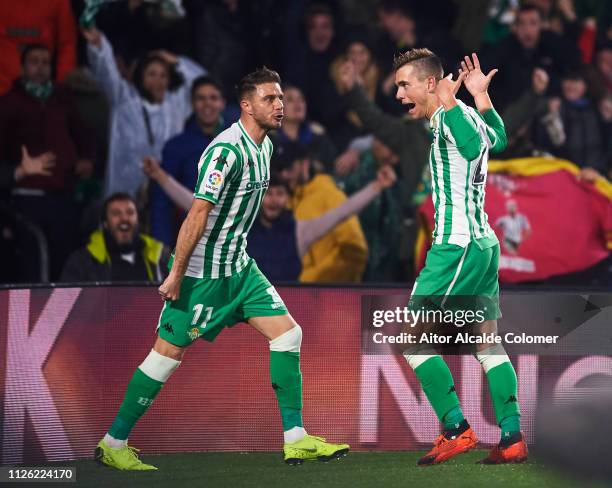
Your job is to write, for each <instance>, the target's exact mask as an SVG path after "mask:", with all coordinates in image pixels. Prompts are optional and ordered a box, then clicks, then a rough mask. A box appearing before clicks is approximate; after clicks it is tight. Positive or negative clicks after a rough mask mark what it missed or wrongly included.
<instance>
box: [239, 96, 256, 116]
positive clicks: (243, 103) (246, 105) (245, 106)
mask: <svg viewBox="0 0 612 488" xmlns="http://www.w3.org/2000/svg"><path fill="white" fill-rule="evenodd" d="M240 109H241V110H243V111H244V112H246V113H247V114H249V115H253V110H252V107H251V102H250V101H249V99H248V98H243V99H242V100H240Z"/></svg>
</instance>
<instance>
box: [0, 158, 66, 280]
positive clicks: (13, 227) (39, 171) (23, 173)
mask: <svg viewBox="0 0 612 488" xmlns="http://www.w3.org/2000/svg"><path fill="white" fill-rule="evenodd" d="M54 165H55V156H54V155H53V154H52V153H51V152H47V153H44V154H41V155H40V156H38V157H35V158H33V157H32V156H30V155H29V154H28V150H27V149H26V148H25V146H24V147H22V157H21V163H20V164H19V165H18V166H14V165H11V164H4V165H3V164H0V190H7V189H11V188H13V187H14V186H15V184H16V183H17V182H19V181H20V180H22V179H23V178H25V177H27V176H34V175H38V176H50V175H51V169H52V168H53V166H54ZM21 220H22V219H21V218H20V216H17V215H15V214H14V212H12V211H11V210H10V209H9V208H8V207H7V204H6V202H5V201H4V198H0V256H2V264H1V266H0V283H10V282H14V281H16V280H17V278H18V269H17V265H16V264H17V263H16V262H17V253H16V249H15V247H16V246H15V234H16V232H18V229H19V225H20V224H21V225H24V222H23V221H21ZM26 225H27V224H26Z"/></svg>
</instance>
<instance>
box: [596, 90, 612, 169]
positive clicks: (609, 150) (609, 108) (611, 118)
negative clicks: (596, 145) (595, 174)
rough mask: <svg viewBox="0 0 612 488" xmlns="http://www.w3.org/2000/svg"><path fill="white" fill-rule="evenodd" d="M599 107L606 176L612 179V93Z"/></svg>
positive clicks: (600, 102) (601, 101)
mask: <svg viewBox="0 0 612 488" xmlns="http://www.w3.org/2000/svg"><path fill="white" fill-rule="evenodd" d="M598 108H599V117H600V120H601V132H602V139H603V141H604V151H605V169H604V176H605V177H606V178H608V180H610V181H612V94H609V95H606V96H605V97H604V98H602V99H601V100H600V101H599V106H598Z"/></svg>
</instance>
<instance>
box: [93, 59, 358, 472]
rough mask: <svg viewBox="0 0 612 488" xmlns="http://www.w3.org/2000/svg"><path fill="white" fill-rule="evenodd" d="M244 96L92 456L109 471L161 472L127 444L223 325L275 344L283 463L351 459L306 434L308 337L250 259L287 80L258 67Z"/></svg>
mask: <svg viewBox="0 0 612 488" xmlns="http://www.w3.org/2000/svg"><path fill="white" fill-rule="evenodd" d="M237 95H238V100H239V101H240V109H241V114H240V120H239V121H238V122H237V123H235V124H232V126H231V127H229V128H228V129H226V130H224V131H223V132H221V133H220V134H219V135H218V136H217V137H216V138H215V139H214V140H213V141H212V142H211V143H210V144H209V146H208V147H207V148H206V150H205V151H204V153H203V155H202V157H201V158H200V162H199V164H198V180H197V184H196V188H195V194H194V197H195V199H194V201H193V204H192V206H191V209H190V210H189V213H188V214H187V217H186V219H185V221H184V222H183V225H182V226H181V229H180V232H179V235H178V241H177V244H176V249H175V252H174V254H173V256H172V258H171V270H170V274H169V275H168V277H167V279H166V280H165V281H164V282H163V284H162V285H161V286H160V287H159V294H160V295H161V297H162V298H163V299H164V300H165V304H164V307H163V309H162V311H161V315H160V318H159V322H158V325H157V333H158V337H157V339H156V341H155V344H154V346H153V349H152V350H151V352H150V353H149V355H148V356H147V357H146V358H145V360H144V361H143V362H142V364H141V365H140V366H139V367H138V369H137V370H136V372H135V373H134V376H133V377H132V379H131V381H130V383H129V385H128V388H127V392H126V393H125V397H124V400H123V403H122V404H121V407H120V408H119V412H118V413H117V417H116V418H115V420H114V422H113V424H112V425H111V427H110V429H109V431H108V433H107V434H106V435H105V436H104V438H103V439H102V440H101V441H100V442H99V443H98V446H97V448H96V450H95V458H96V459H97V460H99V461H100V462H102V463H104V464H106V465H108V466H112V467H114V468H117V469H127V470H149V469H156V468H155V467H154V466H151V465H147V464H144V463H143V462H142V461H140V459H138V456H137V455H136V453H135V449H134V448H132V447H130V446H128V445H127V438H128V435H129V433H130V431H131V430H132V428H133V427H134V425H135V424H136V422H137V421H138V419H139V418H140V417H142V415H143V414H144V413H145V412H146V411H147V409H148V408H149V407H150V406H151V404H152V403H153V400H154V399H155V397H156V396H157V394H158V393H159V391H160V390H161V388H162V386H163V385H164V383H165V382H166V381H167V380H168V378H169V377H170V375H171V374H172V373H173V371H174V370H175V369H176V368H177V367H178V366H179V364H180V363H181V360H182V359H183V356H184V354H185V350H186V348H187V347H188V346H189V345H190V344H191V343H193V341H195V340H196V339H198V338H200V337H201V338H203V339H206V340H208V341H212V340H214V338H215V337H216V336H217V335H218V334H219V333H220V332H221V330H222V329H223V328H224V327H226V326H232V325H234V324H236V323H238V322H242V321H245V322H248V324H249V325H251V326H252V327H253V328H255V329H256V330H257V331H258V332H260V333H261V334H262V335H263V336H264V337H265V338H266V339H268V341H269V342H270V376H271V384H272V388H273V389H274V392H275V393H276V397H277V399H278V404H279V408H280V413H281V417H282V423H283V430H284V442H285V444H284V459H285V462H286V463H288V464H292V465H293V464H301V463H302V462H304V461H305V460H311V459H318V460H321V461H329V460H331V459H335V458H339V457H341V456H344V455H346V454H347V453H348V451H349V446H348V445H347V444H330V443H327V442H325V439H323V438H321V437H315V436H311V435H308V434H307V433H306V430H305V429H304V426H303V423H302V374H301V372H300V344H301V342H302V329H301V328H300V326H299V325H298V324H297V323H296V322H295V321H294V320H293V318H292V317H291V315H289V313H288V311H287V308H286V307H285V304H284V303H283V301H282V299H281V297H280V296H279V295H278V293H277V292H276V290H275V289H274V287H273V286H272V285H271V284H270V282H269V281H268V280H267V279H266V277H265V276H264V275H263V274H262V273H261V271H259V269H258V268H257V265H256V264H255V262H254V261H253V260H252V259H251V258H250V257H249V256H248V255H247V254H246V251H245V249H246V237H247V234H248V232H249V229H250V228H251V225H252V224H253V221H254V219H255V218H256V217H257V213H258V211H259V208H260V206H261V201H262V199H263V196H264V193H265V191H266V188H267V187H268V181H269V175H270V156H271V155H272V143H271V142H270V139H269V138H268V136H267V135H266V134H267V133H268V131H270V130H272V129H278V128H279V127H280V126H281V121H282V119H283V92H282V91H281V88H280V78H279V76H278V74H277V73H276V72H275V71H271V70H269V69H267V68H262V69H259V70H257V71H255V72H253V73H250V74H249V75H247V76H245V77H244V78H243V79H242V80H241V81H240V83H239V84H238V87H237Z"/></svg>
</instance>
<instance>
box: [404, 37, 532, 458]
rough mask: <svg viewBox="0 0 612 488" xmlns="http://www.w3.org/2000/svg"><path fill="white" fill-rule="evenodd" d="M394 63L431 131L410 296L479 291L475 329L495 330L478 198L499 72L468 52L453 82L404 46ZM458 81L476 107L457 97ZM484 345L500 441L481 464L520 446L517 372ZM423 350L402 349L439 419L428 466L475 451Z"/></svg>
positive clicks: (495, 137) (495, 128)
mask: <svg viewBox="0 0 612 488" xmlns="http://www.w3.org/2000/svg"><path fill="white" fill-rule="evenodd" d="M394 64H395V66H394V67H395V84H396V86H397V95H396V97H397V99H398V100H400V101H401V103H402V105H405V106H406V107H408V113H409V114H410V115H411V116H412V117H414V118H422V117H426V118H427V119H429V122H430V127H431V129H432V131H433V143H432V145H431V150H430V154H429V165H430V170H431V179H432V194H433V195H432V196H433V203H434V206H435V230H434V232H433V243H432V246H431V249H430V250H429V252H428V254H427V259H426V262H425V267H424V268H423V270H422V271H421V273H420V274H419V276H418V277H417V279H416V281H415V284H414V288H413V290H412V297H414V298H415V299H417V300H418V297H419V296H420V297H429V298H431V297H443V298H444V299H445V298H446V297H448V296H449V295H463V296H470V297H486V298H488V299H489V301H490V302H492V303H493V304H494V306H491V307H488V309H487V311H486V314H485V319H486V320H485V322H483V323H482V324H479V326H480V329H479V330H481V331H483V332H494V331H496V330H497V318H499V317H500V316H501V314H500V312H499V305H498V304H499V285H498V267H499V266H498V265H499V263H498V261H499V243H498V241H497V238H496V237H495V234H494V233H493V231H492V230H491V227H490V226H489V224H488V222H487V214H486V213H485V211H484V197H485V182H486V177H487V161H488V157H489V151H490V150H494V151H500V150H502V149H503V148H504V147H505V146H506V143H507V140H506V134H505V129H504V124H503V122H502V120H501V118H500V117H499V115H498V114H497V112H496V111H495V109H494V108H493V105H492V103H491V99H490V98H489V95H488V92H487V90H488V86H489V83H490V82H491V79H492V78H493V76H494V75H495V73H496V72H497V70H492V71H491V72H490V73H489V74H488V75H486V76H485V75H484V74H483V73H482V71H481V70H480V65H479V61H478V57H477V56H476V55H475V54H473V55H472V59H470V58H468V57H467V56H466V57H465V60H464V61H463V62H462V69H461V70H460V74H459V77H458V78H457V80H453V79H452V74H451V75H449V76H447V77H446V78H444V77H443V76H444V74H443V70H442V64H441V63H440V59H439V58H438V57H437V56H436V55H435V54H434V53H432V52H431V51H430V50H428V49H412V50H410V51H407V52H405V53H403V54H401V55H399V56H398V57H396V59H395V63H394ZM463 81H465V86H466V88H467V90H468V91H469V92H470V94H471V95H472V96H473V97H474V102H475V104H476V108H477V110H474V109H473V108H471V107H468V106H467V105H465V104H464V103H462V102H461V101H459V100H457V99H456V98H455V94H456V92H457V90H458V89H459V87H460V85H461V83H462V82H463ZM441 303H442V304H443V301H442V302H441ZM485 347H486V346H485ZM485 347H482V348H478V349H477V353H476V358H477V359H478V361H479V362H480V364H482V367H483V368H484V371H485V373H486V376H487V380H488V383H489V389H490V392H491V397H492V400H493V407H494V410H495V417H496V420H497V423H498V425H499V426H500V428H501V440H500V442H499V444H498V445H497V446H496V447H495V448H494V449H493V450H492V451H491V453H490V454H489V456H488V457H487V458H486V459H484V460H483V462H484V463H487V464H499V463H511V462H522V461H524V460H525V459H527V446H526V444H525V441H524V440H523V436H522V433H521V431H520V410H519V406H518V403H517V379H516V373H515V371H514V368H513V367H512V364H511V363H510V360H509V359H508V356H507V354H506V353H505V351H504V350H503V347H502V346H501V345H498V346H497V347H496V348H491V347H489V348H485ZM416 352H418V351H416ZM422 352H423V351H421V354H416V353H414V352H413V351H406V352H405V353H404V355H405V357H406V360H407V361H408V364H410V366H411V367H412V368H413V369H414V371H415V373H416V375H417V378H418V379H419V381H420V383H421V386H422V388H423V390H424V392H425V395H426V396H427V399H428V400H429V402H430V403H431V405H432V407H433V409H434V411H435V412H436V415H437V416H438V418H439V419H440V422H442V423H443V424H444V430H443V433H442V434H441V435H440V436H439V437H438V438H437V439H436V441H435V443H434V447H433V449H432V450H431V451H430V452H429V453H427V454H426V455H425V456H424V457H422V458H421V459H420V460H419V461H418V464H419V465H432V464H437V463H441V462H443V461H446V460H448V459H450V458H452V457H454V456H456V455H457V454H461V453H463V452H466V451H468V450H470V449H472V448H474V447H475V446H476V443H477V438H476V434H475V433H474V431H473V430H472V429H471V428H470V426H469V424H468V423H467V421H466V420H465V418H464V416H463V413H462V411H461V406H460V405H459V399H458V398H457V393H456V392H455V386H454V382H453V378H452V376H451V372H450V370H449V369H448V366H447V365H446V363H445V362H444V360H443V359H442V357H441V356H440V355H437V354H423V353H422ZM431 352H433V351H431Z"/></svg>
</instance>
